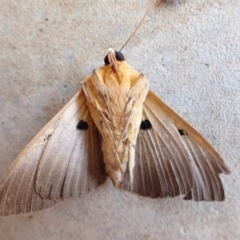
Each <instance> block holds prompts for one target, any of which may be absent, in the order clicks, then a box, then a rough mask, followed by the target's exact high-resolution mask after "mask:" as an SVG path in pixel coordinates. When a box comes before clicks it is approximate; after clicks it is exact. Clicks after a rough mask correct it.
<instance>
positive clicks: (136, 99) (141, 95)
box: [124, 73, 149, 120]
mask: <svg viewBox="0 0 240 240" xmlns="http://www.w3.org/2000/svg"><path fill="white" fill-rule="evenodd" d="M136 82H137V83H136V84H135V85H134V86H133V87H132V88H131V89H130V91H129V92H128V94H127V99H126V105H125V110H124V118H125V120H127V119H129V118H130V115H132V114H133V113H134V110H136V108H138V107H139V106H140V105H142V104H143V102H144V100H145V97H146V95H147V93H148V89H149V86H148V85H149V83H148V79H147V78H146V77H145V76H144V75H143V74H142V73H141V75H140V77H139V79H138V80H137V81H136Z"/></svg>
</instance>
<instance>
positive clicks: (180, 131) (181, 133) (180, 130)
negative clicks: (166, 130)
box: [178, 129, 187, 136]
mask: <svg viewBox="0 0 240 240" xmlns="http://www.w3.org/2000/svg"><path fill="white" fill-rule="evenodd" d="M178 132H179V134H180V135H181V136H184V135H187V132H186V131H184V130H182V129H178Z"/></svg>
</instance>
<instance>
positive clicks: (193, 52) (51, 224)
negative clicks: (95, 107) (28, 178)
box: [0, 0, 240, 240]
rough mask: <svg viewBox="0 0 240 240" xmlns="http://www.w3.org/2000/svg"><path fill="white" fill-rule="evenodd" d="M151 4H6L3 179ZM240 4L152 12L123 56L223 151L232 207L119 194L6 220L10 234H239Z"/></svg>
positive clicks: (2, 27)
mask: <svg viewBox="0 0 240 240" xmlns="http://www.w3.org/2000/svg"><path fill="white" fill-rule="evenodd" d="M148 3H149V1H148V0H143V1H137V0H136V1H135V0H132V1H128V0H126V1H119V0H111V1H109V0H106V1H92V0H79V1H77V0H68V1H63V0H61V1H56V0H52V1H43V0H38V1H36V0H33V1H17V0H2V1H1V9H0V36H1V38H0V106H1V112H0V156H1V158H0V176H2V175H3V173H4V172H5V171H6V169H7V167H8V166H9V165H10V163H11V162H12V161H13V159H14V158H15V157H16V156H17V155H18V153H19V152H20V151H21V150H22V149H23V148H24V146H25V145H26V144H27V143H28V142H29V141H30V139H31V138H32V137H33V136H34V135H35V134H36V133H37V132H38V130H40V129H41V127H42V126H43V125H44V124H45V123H46V122H47V121H48V120H50V119H51V117H53V116H54V115H55V114H56V113H57V112H58V110H59V109H60V108H61V107H62V106H63V105H64V103H66V102H67V101H68V100H69V99H70V98H71V97H72V96H73V95H74V94H75V92H76V91H77V89H78V88H79V87H80V86H81V84H80V82H81V80H82V79H83V78H84V76H85V75H87V74H89V73H90V72H91V71H92V70H93V69H94V68H97V67H98V66H99V65H101V64H102V63H103V58H104V56H105V54H106V49H107V48H109V47H113V48H116V49H119V48H120V47H121V46H122V45H123V43H124V42H125V40H126V39H127V38H128V37H129V35H130V34H131V33H132V32H133V30H134V29H135V27H136V25H137V24H138V22H139V20H140V18H141V17H142V15H143V14H144V12H145V9H146V6H147V4H148ZM239 16H240V4H239V1H238V0H215V1H206V0H194V1H190V0H189V1H183V0H182V1H177V4H176V5H174V4H173V5H168V4H160V5H159V6H158V7H157V8H155V9H154V10H152V11H151V12H150V13H149V15H148V17H147V18H146V20H145V22H144V23H143V25H142V26H141V28H140V29H139V32H138V33H137V35H135V36H134V38H133V39H132V41H131V42H130V43H129V44H128V45H127V46H126V48H125V49H124V50H123V53H124V54H125V57H126V58H127V60H128V62H129V63H130V64H131V65H132V66H134V67H135V68H136V69H137V70H139V71H142V72H143V73H144V74H145V75H147V76H148V78H149V79H150V80H151V88H152V89H153V90H154V91H155V92H157V93H158V94H159V96H161V97H162V98H163V99H164V100H165V101H166V102H167V103H168V104H169V105H170V106H172V107H173V108H174V109H175V110H176V111H177V112H179V113H180V114H181V115H182V116H183V117H184V118H185V119H187V120H188V121H189V122H190V123H192V125H193V126H194V127H196V128H197V129H198V130H200V132H201V133H202V134H203V135H204V136H205V137H206V138H207V139H208V140H209V141H210V142H211V143H212V144H213V145H214V146H215V147H216V148H217V149H218V150H219V151H220V152H221V153H222V155H223V157H224V158H225V160H226V163H227V164H228V166H229V167H230V168H231V169H232V170H233V172H232V174H231V175H229V176H222V179H223V183H224V186H225V190H226V201H225V202H222V203H195V202H185V201H183V200H181V199H180V198H175V199H171V198H168V199H150V198H144V197H140V196H137V195H134V194H130V193H128V192H123V191H121V190H118V189H115V188H114V187H113V186H112V184H111V183H110V182H109V181H108V182H106V183H105V184H104V185H102V186H101V187H99V188H98V189H97V190H96V191H95V192H93V193H91V194H89V195H86V196H84V197H81V198H79V199H72V200H67V201H65V202H63V203H60V204H58V205H56V206H55V207H53V208H51V209H47V210H44V211H40V212H35V213H29V214H22V215H14V216H9V217H0V232H1V236H0V238H1V239H25V240H28V239H159V238H161V239H218V240H220V239H240V227H239V226H240V200H239V197H240V183H239V182H240V181H239V180H240V151H239V150H240V127H239V126H240V108H239V106H240V45H239V43H240V28H239V26H240V18H239Z"/></svg>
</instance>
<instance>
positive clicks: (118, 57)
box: [115, 51, 124, 61]
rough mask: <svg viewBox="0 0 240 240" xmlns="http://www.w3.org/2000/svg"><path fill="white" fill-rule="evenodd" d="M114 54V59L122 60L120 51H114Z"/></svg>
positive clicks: (122, 56)
mask: <svg viewBox="0 0 240 240" xmlns="http://www.w3.org/2000/svg"><path fill="white" fill-rule="evenodd" d="M115 55H116V59H117V60H118V61H124V55H123V54H122V53H121V52H117V51H116V52H115Z"/></svg>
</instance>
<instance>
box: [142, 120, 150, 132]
mask: <svg viewBox="0 0 240 240" xmlns="http://www.w3.org/2000/svg"><path fill="white" fill-rule="evenodd" d="M151 128H152V124H151V122H150V121H149V120H148V119H145V120H143V121H142V122H141V125H140V129H142V130H148V129H151Z"/></svg>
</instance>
